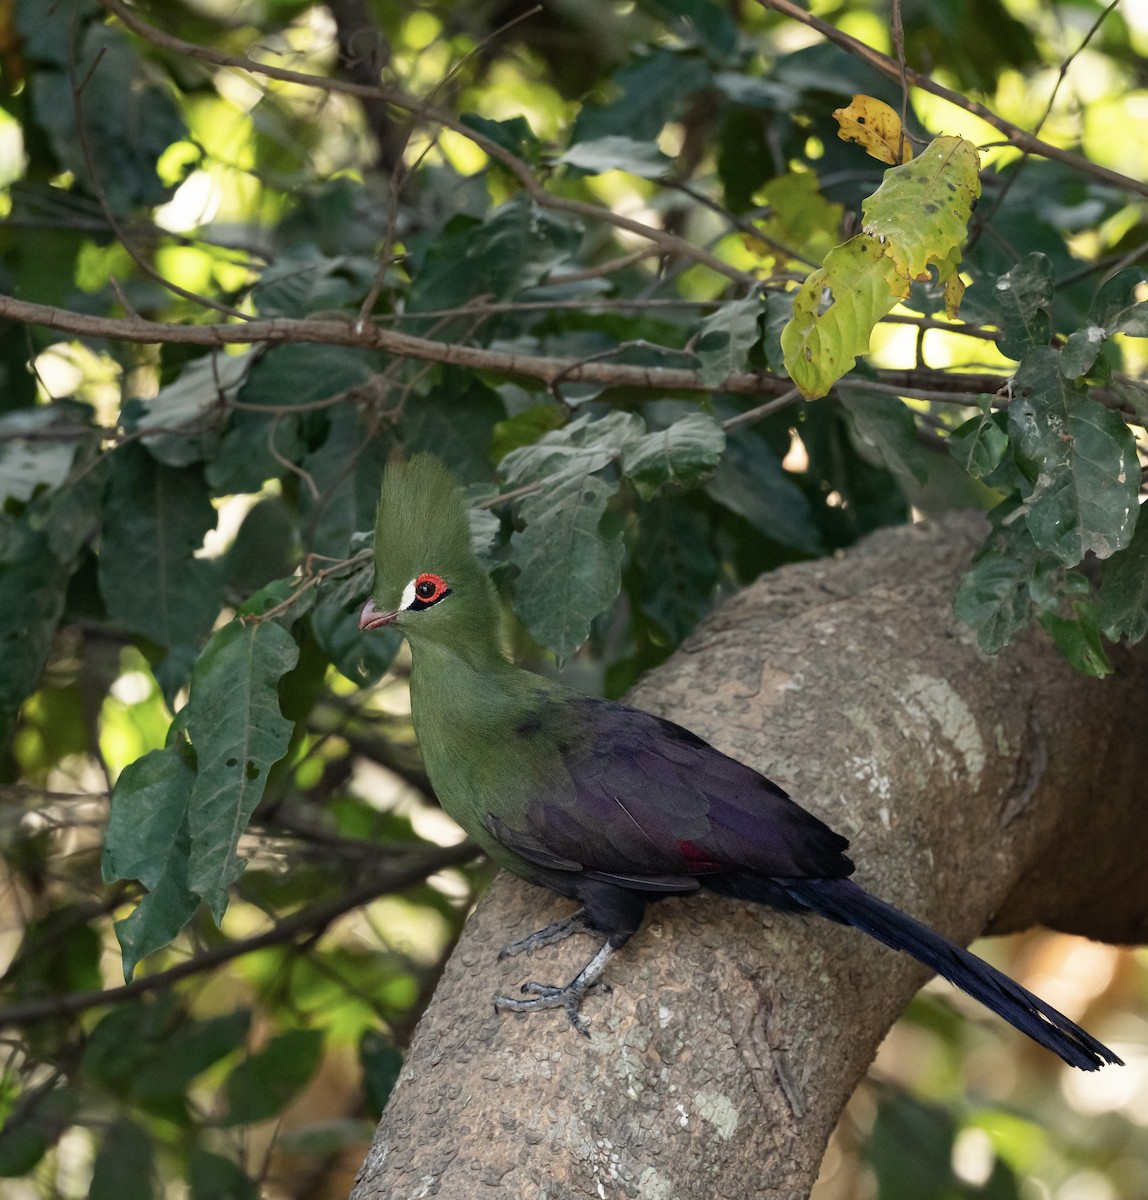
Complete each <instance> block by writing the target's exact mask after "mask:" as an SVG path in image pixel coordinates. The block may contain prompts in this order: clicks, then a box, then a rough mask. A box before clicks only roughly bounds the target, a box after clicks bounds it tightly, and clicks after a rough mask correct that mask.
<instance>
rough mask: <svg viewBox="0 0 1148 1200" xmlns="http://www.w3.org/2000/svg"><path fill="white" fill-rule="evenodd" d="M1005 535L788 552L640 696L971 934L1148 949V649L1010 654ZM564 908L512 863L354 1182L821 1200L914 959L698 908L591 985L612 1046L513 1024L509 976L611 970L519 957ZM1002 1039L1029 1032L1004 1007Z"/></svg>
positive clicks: (461, 953) (1020, 649) (856, 939)
mask: <svg viewBox="0 0 1148 1200" xmlns="http://www.w3.org/2000/svg"><path fill="white" fill-rule="evenodd" d="M982 534H983V528H982V522H981V520H980V519H979V518H977V519H970V518H967V517H963V518H954V519H950V520H948V521H946V522H944V523H943V524H939V525H931V526H922V527H914V528H900V529H896V530H888V531H884V532H882V533H880V534H877V535H875V536H873V537H872V538H870V539H868V540H867V541H866V542H865V543H864V544H862V545H861V546H859V547H858V548H856V549H855V550H853V551H851V552H850V553H848V554H847V555H846V556H845V557H844V558H843V559H841V560H839V561H834V562H827V561H823V562H816V563H809V564H803V565H800V566H793V567H786V568H784V569H782V570H780V571H778V572H776V573H774V574H772V575H770V576H768V577H766V578H764V579H762V580H761V581H760V582H759V583H758V584H756V585H754V586H753V587H751V588H749V589H747V590H746V591H745V592H743V593H741V594H740V595H739V596H737V597H735V598H734V599H733V600H732V601H731V602H729V603H728V604H726V605H725V606H724V607H723V608H721V609H720V610H719V611H718V612H716V613H715V614H714V615H713V616H712V618H711V619H710V620H708V621H707V622H706V623H705V624H704V625H703V627H702V628H700V629H699V630H698V631H697V633H696V634H695V635H694V636H693V637H692V638H691V639H689V641H688V642H687V643H686V644H685V645H684V646H683V647H682V649H681V650H680V651H679V652H678V653H677V654H675V655H674V656H673V658H671V659H670V661H669V662H668V663H667V664H665V665H664V666H663V667H662V668H660V669H659V670H658V671H656V672H654V673H653V674H651V675H650V676H649V677H648V678H647V679H646V680H644V681H643V682H642V684H641V685H640V686H639V687H638V689H637V693H636V696H635V699H636V701H637V702H638V703H639V704H642V705H643V706H644V707H647V708H651V709H653V710H655V711H657V712H659V713H661V714H663V715H665V716H669V717H672V718H674V719H676V720H679V721H682V722H683V723H684V724H686V725H688V726H689V727H691V728H693V729H695V730H696V731H697V732H698V733H700V734H702V735H703V736H705V737H707V738H709V739H710V740H711V741H713V742H714V743H715V744H717V745H718V746H719V747H721V748H722V749H724V750H726V751H728V752H730V753H733V754H735V755H737V756H738V757H739V758H742V759H744V760H745V761H747V762H750V763H752V764H754V765H755V766H757V767H759V768H761V769H763V770H765V771H766V772H767V773H769V774H770V775H771V776H772V777H774V778H775V779H776V780H777V781H778V782H779V783H781V784H782V785H783V786H785V787H786V788H788V789H789V790H790V791H791V792H792V793H793V794H794V795H795V796H796V797H797V798H798V799H799V800H800V801H801V802H802V803H804V804H805V805H807V806H808V807H810V808H811V809H813V810H814V811H816V812H818V813H819V814H820V815H822V816H823V817H825V818H826V819H827V820H828V821H829V822H830V823H831V824H832V825H834V826H835V827H836V828H837V829H839V830H840V831H841V832H843V833H845V834H846V835H847V836H849V837H850V838H851V839H852V841H853V853H854V855H855V857H856V861H857V863H858V871H857V878H858V880H859V881H860V882H861V883H863V884H864V885H865V886H866V887H868V888H869V889H871V890H872V891H874V892H875V893H877V894H878V895H880V896H883V897H885V898H887V899H889V900H891V901H893V902H894V903H896V904H898V905H900V906H901V907H903V908H905V909H907V910H908V911H910V912H912V913H914V914H916V915H918V916H920V917H921V918H923V919H924V920H927V921H928V922H929V923H931V924H932V925H934V926H935V927H937V928H939V929H941V930H942V931H944V932H946V933H948V934H950V935H951V936H953V937H956V938H958V939H961V940H967V939H969V938H971V937H973V936H975V935H976V934H978V933H980V932H981V931H983V930H984V929H986V928H987V927H989V926H990V925H993V926H994V927H996V928H1000V929H1002V930H1003V929H1006V928H1007V929H1011V928H1015V927H1017V926H1019V925H1020V924H1022V923H1027V922H1030V921H1035V920H1042V921H1045V922H1047V923H1051V924H1054V925H1057V926H1059V927H1061V928H1067V929H1072V930H1075V931H1079V932H1091V933H1095V934H1099V935H1102V936H1105V937H1109V938H1114V939H1119V940H1124V941H1133V940H1142V939H1144V938H1145V936H1146V935H1148V918H1146V917H1145V913H1146V911H1148V904H1146V903H1145V899H1146V882H1145V876H1144V873H1143V871H1142V870H1140V871H1139V872H1137V871H1136V870H1135V869H1134V868H1135V866H1136V865H1137V864H1140V865H1142V864H1143V861H1144V843H1145V835H1144V830H1143V811H1142V804H1141V802H1140V797H1139V789H1138V787H1137V786H1136V783H1135V780H1136V777H1137V772H1138V770H1139V768H1140V763H1139V762H1138V761H1137V760H1138V758H1139V757H1140V756H1139V752H1138V750H1137V747H1139V746H1141V745H1143V742H1144V738H1145V736H1146V735H1148V728H1146V726H1148V714H1146V712H1145V709H1144V706H1143V704H1142V703H1140V699H1141V698H1142V696H1143V694H1144V688H1145V685H1146V684H1148V655H1145V654H1143V653H1139V654H1137V655H1136V656H1135V657H1133V656H1130V655H1122V654H1118V655H1117V658H1118V659H1119V666H1118V670H1117V674H1116V675H1115V676H1114V677H1113V678H1111V679H1109V680H1107V681H1105V682H1102V683H1101V682H1096V681H1091V680H1085V679H1083V678H1081V677H1080V676H1078V675H1076V674H1074V673H1073V671H1072V670H1071V669H1070V668H1068V667H1067V666H1066V665H1065V663H1064V662H1063V660H1061V659H1060V658H1059V656H1058V655H1057V653H1056V651H1055V650H1054V649H1053V648H1052V647H1051V645H1049V644H1048V643H1047V641H1046V640H1045V639H1044V638H1043V636H1041V635H1039V634H1038V635H1034V636H1031V637H1028V638H1025V639H1023V640H1022V641H1021V643H1020V644H1018V645H1017V646H1016V647H1015V648H1014V649H1012V650H1010V651H1009V652H1008V653H1006V654H1005V655H1004V656H1003V657H1001V658H1000V659H997V660H993V661H986V660H985V659H984V658H983V656H981V655H980V654H979V652H978V651H977V650H976V648H975V646H974V644H973V642H972V639H971V637H970V634H969V632H968V630H966V629H964V628H962V627H960V626H958V625H957V624H956V623H955V621H954V620H953V618H952V616H951V615H950V614H951V607H950V606H951V597H952V593H953V587H954V584H955V582H956V579H957V578H958V576H959V574H960V572H961V571H962V570H963V569H964V567H965V565H966V564H967V562H968V559H969V557H970V555H971V553H972V551H973V549H974V548H975V546H976V545H977V542H978V540H979V538H980V537H981V536H982ZM1082 846H1087V850H1088V853H1087V854H1086V855H1085V854H1082V853H1081V852H1080V851H1081V847H1082ZM566 908H567V906H566V905H565V904H564V903H563V902H561V901H559V900H556V899H554V898H553V897H551V896H548V895H547V893H545V892H543V891H541V890H540V889H538V888H535V887H531V886H529V885H527V884H524V883H521V882H519V881H517V880H514V879H511V878H510V877H507V876H502V877H500V878H499V880H498V881H496V883H495V884H494V886H493V887H492V889H491V891H490V893H489V894H488V896H487V898H486V899H485V900H484V901H483V903H482V904H481V905H480V908H479V911H478V912H477V913H476V915H475V917H474V918H473V919H472V921H471V922H470V924H469V925H468V926H467V929H466V931H465V932H464V934H463V937H462V939H461V941H460V943H459V946H458V948H457V950H456V951H455V953H454V956H453V957H452V959H451V960H450V962H449V964H448V966H447V969H446V972H445V974H444V978H443V982H442V985H441V986H440V988H439V991H438V992H437V993H436V995H435V998H434V1000H433V1001H432V1003H431V1006H430V1008H429V1009H428V1011H427V1014H426V1016H425V1017H424V1019H423V1022H422V1024H421V1025H420V1027H419V1030H418V1032H417V1034H416V1037H415V1041H414V1045H413V1047H412V1049H411V1053H410V1057H409V1059H408V1061H407V1064H406V1067H405V1069H404V1072H403V1075H402V1078H401V1081H400V1083H399V1086H398V1088H397V1089H396V1091H395V1093H394V1096H393V1098H392V1101H391V1104H390V1107H389V1108H388V1110H387V1112H386V1113H385V1114H384V1117H383V1120H382V1123H381V1124H380V1127H379V1130H378V1133H377V1136H376V1139H375V1142H374V1145H373V1147H372V1150H371V1152H370V1155H369V1157H368V1159H367V1162H366V1164H365V1167H364V1170H363V1173H362V1176H361V1178H360V1181H359V1184H358V1185H357V1188H356V1190H355V1192H354V1193H353V1197H354V1200H377V1198H381V1197H394V1196H409V1195H415V1194H418V1193H419V1189H420V1188H421V1189H422V1190H423V1191H425V1192H427V1193H429V1192H432V1191H433V1192H434V1194H435V1195H436V1196H438V1197H439V1200H472V1198H473V1197H474V1196H475V1195H478V1194H479V1193H480V1192H481V1191H483V1190H484V1189H483V1188H482V1187H481V1186H480V1185H481V1184H491V1185H493V1184H495V1182H497V1184H498V1186H499V1187H500V1188H501V1189H502V1190H503V1191H505V1193H506V1194H507V1195H516V1196H527V1195H531V1196H533V1195H561V1196H563V1197H564V1198H569V1200H580V1198H583V1197H585V1198H586V1200H591V1198H596V1197H598V1196H600V1195H601V1194H602V1191H601V1190H600V1188H605V1189H607V1191H608V1193H609V1194H611V1195H612V1194H615V1193H616V1194H618V1195H622V1194H625V1195H634V1196H639V1195H640V1196H658V1195H665V1196H673V1197H675V1198H676V1200H711V1198H712V1197H714V1196H743V1195H746V1194H747V1187H746V1180H747V1179H748V1178H752V1179H753V1180H754V1185H753V1188H752V1191H753V1194H754V1195H755V1196H761V1197H763V1198H769V1200H782V1198H783V1197H784V1198H785V1200H796V1198H798V1197H802V1196H806V1195H808V1192H809V1189H810V1187H811V1186H812V1183H813V1181H814V1179H815V1177H816V1175H817V1170H818V1165H819V1162H820V1159H821V1155H822V1152H823V1149H824V1146H825V1142H826V1139H827V1138H828V1136H829V1133H830V1131H831V1130H832V1129H833V1127H834V1124H835V1123H836V1121H837V1117H838V1114H839V1113H840V1111H841V1108H842V1106H843V1105H844V1103H845V1101H846V1100H847V1098H848V1097H849V1095H850V1093H851V1092H852V1090H853V1088H854V1087H855V1086H856V1083H857V1081H858V1080H859V1078H860V1077H861V1075H862V1074H863V1073H864V1072H865V1070H866V1068H867V1067H868V1065H869V1063H870V1062H871V1060H872V1058H873V1055H874V1053H875V1051H876V1049H877V1046H878V1044H879V1043H880V1041H881V1039H882V1038H883V1036H884V1034H885V1032H886V1031H887V1029H888V1028H889V1026H890V1025H891V1024H892V1023H893V1021H894V1020H895V1019H896V1017H897V1015H898V1014H899V1013H900V1012H901V1011H902V1009H903V1008H904V1006H905V1003H906V1002H907V1000H908V999H909V997H910V996H911V995H912V994H913V992H914V991H915V990H916V989H917V987H919V986H920V984H921V982H922V972H921V970H920V969H919V968H918V967H917V966H916V964H915V963H913V962H912V961H911V960H910V959H908V958H907V957H905V956H904V955H897V954H894V953H892V952H891V951H887V950H885V949H884V948H882V947H880V946H878V945H876V944H874V943H873V942H871V941H869V940H868V939H866V938H865V936H864V935H863V934H861V933H858V932H856V931H854V930H850V929H845V928H839V927H837V926H834V925H832V924H830V923H829V922H827V921H821V920H815V919H808V920H801V919H798V918H795V917H793V916H790V915H785V914H778V913H773V912H771V911H769V910H766V909H762V908H758V907H754V906H751V905H746V904H738V903H735V902H732V901H725V900H721V899H718V898H715V897H706V896H700V897H691V898H688V899H673V900H666V901H663V902H662V903H660V904H659V905H657V906H656V907H655V908H654V909H653V911H652V912H651V913H650V915H649V917H648V918H647V923H646V925H645V927H644V928H643V930H642V931H641V933H639V935H638V936H637V937H635V938H634V940H633V941H632V942H631V943H630V944H629V946H628V947H627V948H626V950H625V951H623V953H622V954H621V955H620V956H619V957H618V958H617V959H615V960H614V962H613V963H612V964H611V967H610V982H611V983H612V985H613V991H612V993H610V994H608V995H600V996H594V997H592V998H591V1000H590V1001H589V1002H588V1003H587V1005H586V1008H585V1013H586V1015H588V1016H589V1017H591V1018H592V1022H593V1026H592V1027H593V1036H592V1037H591V1038H590V1039H583V1038H580V1037H578V1036H577V1035H576V1034H574V1033H572V1032H571V1030H570V1029H569V1028H568V1027H567V1026H566V1024H565V1019H564V1018H563V1017H562V1015H561V1014H557V1015H554V1016H551V1015H549V1014H547V1015H536V1016H533V1017H529V1018H508V1017H505V1016H497V1015H495V1014H494V1012H493V1011H492V1009H491V1006H490V999H491V997H492V996H493V995H494V994H495V992H497V991H506V990H512V989H514V988H515V987H516V986H517V985H518V984H519V983H520V982H521V981H522V980H523V979H526V978H532V979H542V980H549V979H555V980H565V979H566V978H568V977H569V976H570V974H571V973H572V970H573V968H574V967H575V964H578V965H580V964H581V962H582V961H584V959H585V957H586V955H587V951H588V948H589V943H588V942H587V940H586V939H584V938H578V939H574V940H573V941H571V942H568V943H566V944H564V945H562V946H555V947H551V948H548V949H546V950H544V951H539V952H537V953H536V954H535V955H534V960H533V961H531V962H529V963H524V962H522V961H521V960H518V959H515V960H512V961H511V962H508V963H503V964H500V963H499V962H498V961H497V958H496V955H497V952H498V949H499V948H500V947H501V946H503V945H505V944H506V943H507V942H509V941H510V940H512V939H513V938H515V937H518V936H521V935H522V934H523V933H525V932H526V931H527V930H529V929H532V928H536V927H538V926H540V925H542V924H544V923H545V922H547V921H549V920H551V919H553V918H555V917H556V916H557V915H559V914H561V913H562V912H564V911H565V910H566ZM994 918H996V919H995V921H994ZM1076 1015H1079V1016H1081V1017H1082V1019H1083V1020H1084V1021H1085V1023H1088V1017H1087V1014H1076ZM985 1020H986V1021H994V1022H995V1021H996V1019H995V1018H992V1017H991V1016H989V1015H987V1014H986V1017H985ZM1094 1032H1096V1033H1097V1034H1099V1035H1103V1034H1104V1033H1105V1030H1104V1029H1103V1028H1097V1029H1094ZM996 1036H998V1037H1000V1038H1001V1039H1002V1041H1003V1040H1007V1039H1013V1040H1015V1039H1018V1038H1021V1037H1022V1035H1020V1034H1018V1033H1016V1032H1015V1031H1014V1030H1012V1029H1010V1028H1009V1027H1008V1026H1007V1025H1005V1024H1004V1023H1003V1022H1000V1023H999V1025H997V1026H996ZM1026 1061H1027V1063H1028V1064H1029V1069H1030V1070H1032V1071H1033V1072H1034V1073H1036V1072H1040V1073H1044V1074H1045V1075H1046V1076H1047V1078H1048V1080H1049V1081H1050V1083H1051V1081H1052V1080H1053V1079H1054V1077H1055V1075H1056V1073H1057V1072H1059V1071H1060V1070H1062V1069H1067V1068H1062V1067H1061V1065H1060V1063H1059V1060H1057V1059H1056V1058H1055V1057H1053V1056H1052V1055H1051V1054H1049V1053H1047V1052H1045V1051H1042V1050H1040V1049H1039V1048H1038V1047H1035V1046H1034V1047H1032V1053H1031V1056H1030V1057H1029V1058H1028V1059H1027V1060H1026Z"/></svg>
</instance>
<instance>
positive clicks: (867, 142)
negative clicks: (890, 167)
mask: <svg viewBox="0 0 1148 1200" xmlns="http://www.w3.org/2000/svg"><path fill="white" fill-rule="evenodd" d="M833 116H834V117H835V118H836V120H837V124H838V125H840V126H841V128H840V129H839V130H838V131H837V136H838V137H839V138H840V139H841V140H842V141H843V142H856V143H857V144H858V145H859V146H862V147H864V149H865V151H866V153H868V154H871V155H872V156H873V157H874V158H878V159H880V160H881V162H883V163H890V164H894V165H895V164H897V163H907V162H908V161H909V159H911V158H912V157H913V147H912V146H910V145H909V139H908V138H907V137H905V134H904V131H903V130H902V128H901V118H900V117H899V116H898V115H897V114H896V113H895V112H894V111H893V110H892V109H891V108H890V107H889V106H888V105H887V104H886V103H885V102H884V100H878V99H876V98H875V97H873V96H865V95H858V96H854V97H853V99H852V100H850V102H849V107H848V108H838V109H834V111H833Z"/></svg>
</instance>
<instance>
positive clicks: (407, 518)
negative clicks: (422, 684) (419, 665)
mask: <svg viewBox="0 0 1148 1200" xmlns="http://www.w3.org/2000/svg"><path fill="white" fill-rule="evenodd" d="M372 604H373V605H374V608H375V610H376V611H377V612H383V613H391V614H394V616H393V622H394V624H395V625H396V627H397V628H398V629H400V630H401V631H402V632H403V633H404V634H405V635H406V636H407V637H408V638H412V639H418V640H420V641H422V642H426V643H437V644H439V645H441V646H445V647H448V648H450V649H451V650H452V651H453V652H454V653H456V654H459V655H461V656H463V657H465V658H468V659H483V660H493V659H495V658H500V656H501V650H500V639H499V631H500V625H501V619H500V612H499V607H498V600H497V596H496V594H495V591H494V586H493V585H492V584H491V582H490V577H489V576H488V575H487V573H486V570H485V569H484V568H483V566H482V564H481V563H480V562H479V561H478V559H477V558H476V557H475V554H474V550H473V548H472V546H471V536H470V518H469V516H468V510H467V505H466V501H465V498H464V496H463V494H462V492H461V491H460V490H459V487H458V483H457V482H456V480H455V478H454V476H453V475H452V474H451V473H450V472H449V471H448V470H447V469H446V467H445V466H443V464H442V463H441V462H440V461H439V460H438V459H437V458H434V457H433V456H432V455H429V454H418V455H416V456H415V457H414V458H412V459H410V461H409V462H406V463H393V464H391V465H390V466H388V467H387V469H386V471H385V472H384V473H383V489H382V496H381V498H380V500H379V510H378V515H377V518H376V523H375V586H374V589H373V592H372Z"/></svg>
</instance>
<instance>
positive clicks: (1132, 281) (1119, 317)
mask: <svg viewBox="0 0 1148 1200" xmlns="http://www.w3.org/2000/svg"><path fill="white" fill-rule="evenodd" d="M1146 282H1148V271H1145V269H1144V268H1143V267H1129V268H1128V269H1127V270H1125V271H1118V272H1117V273H1116V274H1115V275H1113V276H1112V278H1111V279H1108V280H1105V282H1104V285H1103V286H1102V287H1101V289H1100V291H1098V292H1097V293H1096V299H1095V300H1094V301H1093V303H1092V310H1091V312H1090V313H1089V314H1088V322H1089V324H1090V325H1099V326H1100V327H1101V328H1102V329H1104V330H1105V331H1106V332H1108V333H1125V334H1127V335H1128V336H1129V337H1148V300H1145V299H1140V300H1137V298H1136V294H1137V292H1139V293H1140V294H1141V296H1143V295H1144V284H1145V283H1146Z"/></svg>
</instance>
